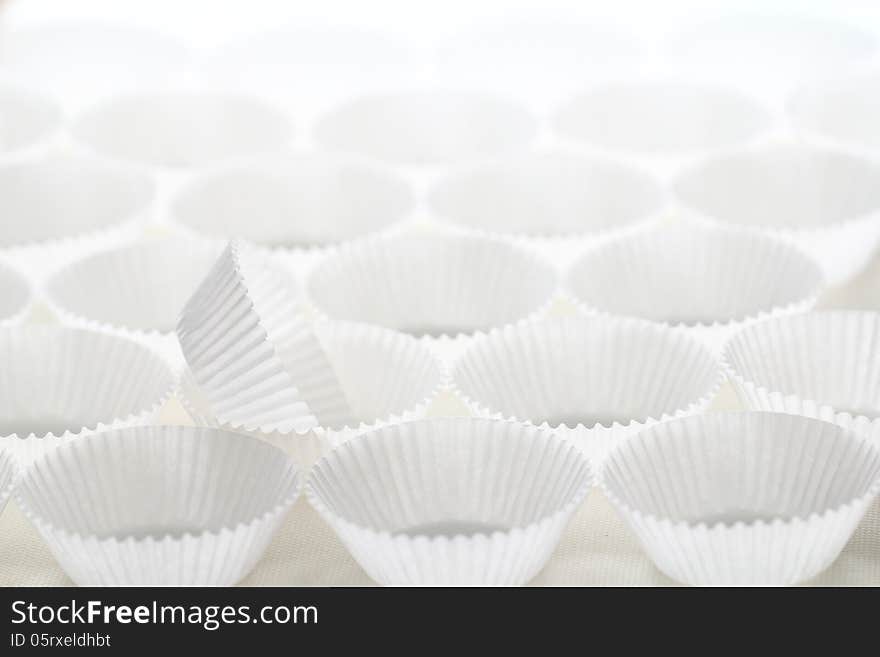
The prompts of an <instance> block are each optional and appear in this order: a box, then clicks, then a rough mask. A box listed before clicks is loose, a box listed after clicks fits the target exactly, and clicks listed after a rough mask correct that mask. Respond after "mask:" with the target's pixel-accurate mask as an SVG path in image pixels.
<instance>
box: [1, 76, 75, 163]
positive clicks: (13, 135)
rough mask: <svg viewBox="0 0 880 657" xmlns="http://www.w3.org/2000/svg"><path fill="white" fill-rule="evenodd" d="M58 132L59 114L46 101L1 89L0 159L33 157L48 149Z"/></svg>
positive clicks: (55, 108)
mask: <svg viewBox="0 0 880 657" xmlns="http://www.w3.org/2000/svg"><path fill="white" fill-rule="evenodd" d="M60 128H61V110H60V108H59V107H58V106H57V105H56V104H55V103H54V102H53V101H52V100H51V99H50V98H48V97H46V96H43V95H42V94H38V93H34V92H32V91H25V90H24V89H19V88H15V87H10V86H5V85H4V86H0V156H2V157H4V158H8V157H12V156H25V155H32V154H34V153H37V152H39V150H40V149H41V148H50V147H51V145H52V142H53V140H54V139H55V138H57V136H58V133H59V131H60Z"/></svg>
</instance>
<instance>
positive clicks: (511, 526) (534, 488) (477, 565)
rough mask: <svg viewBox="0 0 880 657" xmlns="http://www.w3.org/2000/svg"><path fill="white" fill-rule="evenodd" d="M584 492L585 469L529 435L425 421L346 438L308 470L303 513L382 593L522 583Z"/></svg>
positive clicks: (576, 458) (574, 455) (558, 447)
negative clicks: (399, 588) (388, 588)
mask: <svg viewBox="0 0 880 657" xmlns="http://www.w3.org/2000/svg"><path fill="white" fill-rule="evenodd" d="M591 486H592V474H591V472H590V466H589V463H588V461H587V460H586V459H585V458H584V457H583V456H582V454H581V453H580V452H579V450H577V449H576V448H575V447H574V446H572V445H571V444H570V443H568V442H566V441H565V440H563V439H560V438H558V437H557V436H554V435H552V434H549V433H547V432H544V431H542V430H540V429H537V428H536V427H529V426H524V425H520V424H516V423H512V422H503V421H495V420H486V419H479V418H435V419H430V420H422V421H420V422H410V423H406V424H400V425H395V426H392V427H387V428H384V429H379V430H377V431H374V432H371V433H369V434H367V435H364V436H361V437H359V438H356V439H354V440H352V441H350V442H348V443H346V444H345V445H343V446H341V447H340V448H338V449H336V450H334V451H333V452H331V453H330V454H329V455H328V456H326V457H325V458H323V459H322V460H321V461H319V462H318V464H317V465H316V466H315V468H314V470H313V472H312V475H311V478H310V480H309V484H308V487H307V492H306V494H307V496H308V499H309V502H310V503H311V504H312V506H313V507H314V508H315V509H317V511H318V512H319V513H320V514H321V516H322V517H323V518H324V519H325V520H326V521H327V522H328V524H330V526H331V527H333V529H334V530H335V531H336V533H337V534H338V535H339V537H340V539H342V542H343V543H344V544H345V546H346V547H347V548H348V550H349V551H350V552H351V554H352V556H354V558H355V559H356V560H357V562H358V563H359V564H360V565H361V566H362V567H363V569H364V570H365V571H366V572H367V574H368V575H369V576H370V577H371V578H373V579H374V580H376V581H377V582H379V583H380V584H385V585H417V586H432V585H433V586H437V585H447V586H448V585H471V586H473V585H488V586H505V585H506V586H512V585H521V584H524V583H526V582H528V581H529V580H530V579H532V578H533V577H534V576H535V575H536V574H537V573H538V572H539V571H540V570H541V568H543V566H544V564H545V563H546V562H547V560H548V559H549V557H550V555H551V554H552V553H553V550H554V549H555V548H556V545H557V543H558V542H559V539H560V537H561V535H562V532H563V530H564V529H565V526H566V524H567V523H568V520H569V518H570V517H571V515H572V513H574V511H575V509H577V507H578V506H579V505H580V503H581V502H582V501H583V499H584V498H585V497H586V495H587V493H588V492H589V490H590V487H591Z"/></svg>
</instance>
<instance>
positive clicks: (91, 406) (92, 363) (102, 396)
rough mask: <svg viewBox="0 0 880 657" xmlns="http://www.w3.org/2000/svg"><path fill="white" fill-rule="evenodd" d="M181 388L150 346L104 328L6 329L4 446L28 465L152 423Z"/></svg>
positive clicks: (0, 407) (0, 429)
mask: <svg viewBox="0 0 880 657" xmlns="http://www.w3.org/2000/svg"><path fill="white" fill-rule="evenodd" d="M175 386H176V381H175V377H174V375H173V373H172V370H171V368H170V366H169V365H168V363H167V361H166V360H165V359H164V358H162V357H161V356H160V355H159V354H158V353H157V352H155V351H154V350H152V349H150V348H149V347H147V346H145V345H143V344H140V343H138V342H135V341H133V340H129V339H125V338H123V337H120V336H116V335H111V334H108V333H104V332H101V331H97V330H85V329H74V328H65V327H55V326H40V325H23V326H16V327H11V328H4V329H0V436H2V437H3V438H2V440H0V442H3V443H8V444H11V445H12V446H13V449H15V450H16V453H17V455H18V456H19V458H20V460H21V461H23V462H28V461H30V460H32V459H33V458H34V457H35V456H36V455H38V454H40V453H42V452H44V451H47V450H51V449H52V448H53V447H56V446H57V445H59V444H61V443H64V442H66V441H68V440H70V439H73V438H76V437H78V436H82V435H84V434H87V433H93V432H95V431H101V430H105V429H112V428H117V427H125V426H132V425H138V424H147V423H149V422H151V421H152V420H153V419H154V417H155V416H156V414H157V413H158V411H159V409H160V408H161V407H162V406H163V405H164V403H165V402H166V401H167V400H168V399H170V398H171V396H172V395H173V393H174V389H175Z"/></svg>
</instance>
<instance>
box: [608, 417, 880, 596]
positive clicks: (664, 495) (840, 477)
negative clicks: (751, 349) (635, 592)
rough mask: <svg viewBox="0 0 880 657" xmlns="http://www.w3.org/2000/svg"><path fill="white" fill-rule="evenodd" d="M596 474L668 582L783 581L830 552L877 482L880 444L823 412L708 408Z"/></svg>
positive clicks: (616, 454) (659, 429)
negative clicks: (816, 415) (819, 415)
mask: <svg viewBox="0 0 880 657" xmlns="http://www.w3.org/2000/svg"><path fill="white" fill-rule="evenodd" d="M601 479H602V486H603V489H604V491H605V494H606V497H608V499H609V500H611V502H612V503H613V504H614V506H615V507H616V508H617V510H618V512H619V513H620V515H621V516H622V517H623V518H624V519H625V520H626V522H627V524H629V526H630V528H631V529H632V530H633V532H634V533H635V534H636V536H638V538H639V541H640V542H641V543H642V547H643V548H644V549H645V551H646V552H647V553H648V555H649V556H650V557H651V559H652V560H653V561H654V563H655V564H656V565H657V567H658V568H659V569H660V570H662V571H663V572H664V573H665V574H666V575H668V576H669V577H671V578H672V579H675V580H677V581H680V582H685V583H688V584H696V585H716V586H718V585H790V584H796V583H798V582H802V581H804V580H807V579H809V578H811V577H813V576H814V575H817V574H818V573H820V572H821V571H822V570H824V569H825V568H827V567H828V566H829V565H830V564H831V563H832V562H833V561H834V559H836V558H837V555H838V554H839V553H840V550H841V549H842V548H843V546H844V545H845V544H846V542H847V541H848V540H849V537H850V536H851V535H852V533H853V531H854V530H855V528H856V526H857V525H858V523H859V520H860V519H861V518H862V515H863V514H864V513H865V510H866V509H867V508H868V505H869V504H870V503H871V501H872V500H873V499H874V497H875V496H876V495H877V492H878V490H880V450H878V449H877V448H876V446H874V445H872V444H871V443H870V442H868V441H867V440H865V439H863V438H861V437H859V436H857V435H856V434H854V433H851V432H849V431H846V430H844V429H842V428H840V427H837V426H835V425H833V424H829V423H827V422H821V421H819V420H813V419H808V418H802V417H797V416H794V415H785V414H781V413H756V412H735V413H711V414H707V415H701V416H696V417H689V418H684V419H681V420H675V421H673V422H667V423H663V424H659V425H657V426H654V427H650V428H648V429H646V430H644V431H642V432H641V433H639V434H638V435H636V436H633V437H631V438H630V439H628V440H627V441H625V442H624V443H623V444H621V445H620V446H619V447H617V448H616V449H615V450H614V451H613V452H612V453H611V455H610V456H609V457H608V459H607V461H606V463H605V467H604V469H603V471H602V476H601Z"/></svg>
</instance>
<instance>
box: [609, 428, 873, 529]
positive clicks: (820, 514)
mask: <svg viewBox="0 0 880 657" xmlns="http://www.w3.org/2000/svg"><path fill="white" fill-rule="evenodd" d="M708 415H710V416H726V417H743V416H749V415H751V416H771V417H772V416H786V417H790V418H793V420H794V421H797V422H803V423H805V424H819V423H821V424H826V425H829V426H831V427H834V428H835V430H836V431H837V432H838V435H840V436H846V437H847V438H848V439H849V440H851V441H853V443H862V444H865V445H867V447H868V449H869V450H872V451H874V452H875V453H877V454H880V448H878V447H876V446H875V445H873V444H872V443H871V441H870V440H868V439H867V438H865V437H863V436H860V435H859V434H857V433H855V432H853V431H849V430H847V429H844V428H843V427H840V426H838V425H836V424H832V423H830V422H825V421H824V420H819V419H816V418H809V417H805V416H801V415H791V414H788V413H774V412H771V411H716V412H713V413H710V414H708ZM705 417H706V416H705V415H693V416H689V417H685V418H678V419H675V420H674V421H676V422H693V423H700V422H702V421H703V420H704V419H705ZM655 428H656V427H646V428H645V429H643V430H642V431H640V432H638V433H637V434H634V435H632V436H629V437H627V438H625V439H624V440H623V441H622V442H621V443H619V444H617V445H615V446H614V447H612V449H611V452H610V453H609V454H608V456H607V458H606V459H605V460H604V461H603V462H602V464H601V465H600V472H599V475H598V477H597V478H598V481H599V488H600V489H601V491H602V493H603V494H604V495H605V497H606V498H607V499H608V501H609V502H611V503H612V505H613V506H614V507H615V508H617V509H619V510H620V513H621V515H623V516H624V517H626V516H629V517H632V518H636V519H638V520H639V521H641V522H644V523H650V524H652V525H655V526H659V527H661V528H663V529H666V530H679V531H686V532H689V533H693V532H698V531H709V532H726V531H731V530H734V529H739V528H745V529H748V530H754V529H760V528H762V527H794V526H798V525H804V524H808V523H812V522H816V521H823V520H827V519H829V518H831V517H833V516H838V515H841V514H842V513H844V512H846V511H848V510H850V509H855V508H858V507H860V506H864V505H866V504H867V503H868V502H870V501H871V500H872V499H874V497H876V496H877V494H878V493H880V471H878V473H877V474H876V475H875V477H874V481H873V483H872V484H871V485H870V486H869V487H868V489H867V490H866V491H865V492H864V493H862V494H861V495H859V496H857V497H855V498H852V499H849V500H848V501H846V502H842V503H839V504H837V505H835V506H832V507H828V508H824V509H821V510H819V511H812V512H811V513H810V514H809V515H806V516H804V515H802V514H801V515H799V514H789V515H777V516H775V517H774V518H773V519H772V520H767V519H765V518H757V519H754V520H748V521H744V520H736V521H734V522H729V521H725V520H718V521H714V522H710V523H707V522H705V521H702V520H700V521H689V520H672V519H671V518H668V517H666V516H662V515H658V514H655V513H650V512H644V511H642V510H640V509H637V508H635V507H633V506H632V505H630V504H627V503H626V502H624V501H623V500H622V499H621V497H620V496H619V495H618V494H617V493H616V492H615V491H614V490H613V489H612V487H611V486H610V485H609V484H608V481H607V477H606V471H607V469H608V468H609V467H610V464H611V462H612V461H613V460H616V459H622V458H623V457H622V456H621V455H622V454H623V452H624V450H625V449H626V447H627V444H628V443H630V442H634V441H636V440H640V439H644V435H648V436H651V435H652V434H651V432H652V430H653V429H655Z"/></svg>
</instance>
